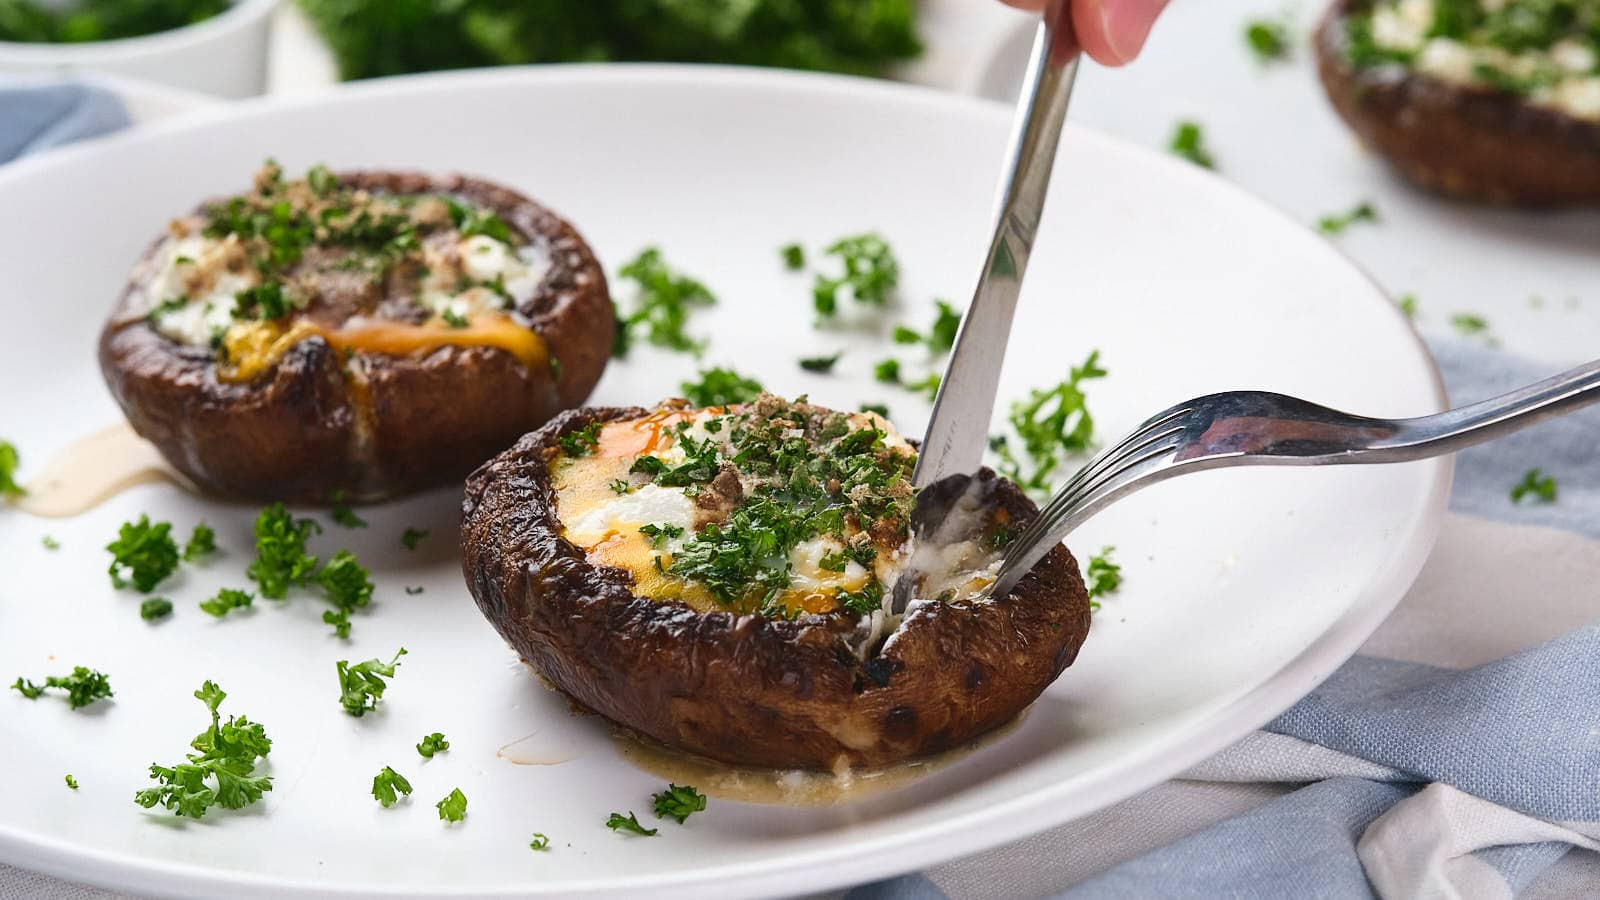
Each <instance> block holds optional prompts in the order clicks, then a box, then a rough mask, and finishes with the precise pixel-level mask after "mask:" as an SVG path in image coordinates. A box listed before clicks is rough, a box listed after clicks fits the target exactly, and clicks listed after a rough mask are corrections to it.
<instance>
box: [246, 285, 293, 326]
mask: <svg viewBox="0 0 1600 900" xmlns="http://www.w3.org/2000/svg"><path fill="white" fill-rule="evenodd" d="M233 299H234V303H236V304H237V308H238V310H239V314H240V315H244V316H249V317H251V318H256V319H262V320H266V321H271V320H275V319H281V318H283V317H284V316H287V315H288V314H289V310H290V308H292V307H293V306H294V304H293V303H292V302H291V301H290V298H289V297H288V296H286V295H285V294H284V292H283V285H282V283H280V282H277V281H269V282H266V283H265V284H259V285H256V286H255V287H253V288H246V289H244V290H242V291H240V292H239V293H237V294H235V295H234V298H233Z"/></svg>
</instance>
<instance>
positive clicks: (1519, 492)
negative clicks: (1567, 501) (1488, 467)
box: [1511, 469, 1556, 503]
mask: <svg viewBox="0 0 1600 900" xmlns="http://www.w3.org/2000/svg"><path fill="white" fill-rule="evenodd" d="M1524 497H1532V498H1533V499H1534V501H1535V502H1538V503H1554V502H1556V480H1555V479H1554V478H1551V477H1550V476H1549V475H1546V474H1544V473H1543V472H1541V471H1539V470H1538V469H1529V470H1528V471H1527V474H1525V475H1523V476H1522V480H1521V481H1519V482H1517V484H1515V485H1514V486H1512V488H1511V502H1512V503H1521V502H1522V498H1524Z"/></svg>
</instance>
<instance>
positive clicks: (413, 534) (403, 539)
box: [400, 528, 428, 550]
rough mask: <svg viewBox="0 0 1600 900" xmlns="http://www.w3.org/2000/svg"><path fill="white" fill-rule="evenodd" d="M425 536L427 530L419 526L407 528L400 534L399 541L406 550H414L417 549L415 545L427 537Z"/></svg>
mask: <svg viewBox="0 0 1600 900" xmlns="http://www.w3.org/2000/svg"><path fill="white" fill-rule="evenodd" d="M427 536H428V532H426V531H424V530H423V529H421V528H407V529H406V530H405V531H404V532H403V533H401V535H400V543H401V544H402V545H404V546H405V548H406V549H407V550H415V549H417V546H418V545H419V544H421V543H422V541H423V540H424V539H425V538H427Z"/></svg>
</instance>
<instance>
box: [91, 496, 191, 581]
mask: <svg viewBox="0 0 1600 900" xmlns="http://www.w3.org/2000/svg"><path fill="white" fill-rule="evenodd" d="M106 550H107V551H108V552H110V554H111V567H110V568H109V569H108V570H107V571H108V572H109V573H110V575H111V584H112V586H113V587H116V588H118V589H119V590H120V589H121V588H125V587H127V586H128V585H129V584H132V585H133V587H134V588H135V589H137V590H138V591H140V592H142V593H149V592H150V591H152V590H155V586H156V585H157V584H160V583H161V581H162V580H163V579H165V578H166V577H167V576H168V575H171V574H172V573H173V572H174V571H176V570H177V568H178V544H177V542H175V541H174V540H173V539H172V523H171V522H151V521H150V517H149V516H148V515H140V516H139V521H137V522H124V523H122V527H121V528H120V529H118V531H117V539H116V540H114V541H112V542H111V543H109V544H107V545H106Z"/></svg>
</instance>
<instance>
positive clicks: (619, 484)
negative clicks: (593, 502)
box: [607, 478, 633, 494]
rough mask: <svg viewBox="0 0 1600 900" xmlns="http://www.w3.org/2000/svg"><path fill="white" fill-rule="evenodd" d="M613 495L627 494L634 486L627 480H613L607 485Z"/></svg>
mask: <svg viewBox="0 0 1600 900" xmlns="http://www.w3.org/2000/svg"><path fill="white" fill-rule="evenodd" d="M607 486H608V487H610V488H611V492H612V493H613V494H626V493H627V492H628V491H630V490H632V489H633V485H632V484H630V483H629V482H628V480H627V479H626V478H613V479H611V481H609V482H608V483H607Z"/></svg>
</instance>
